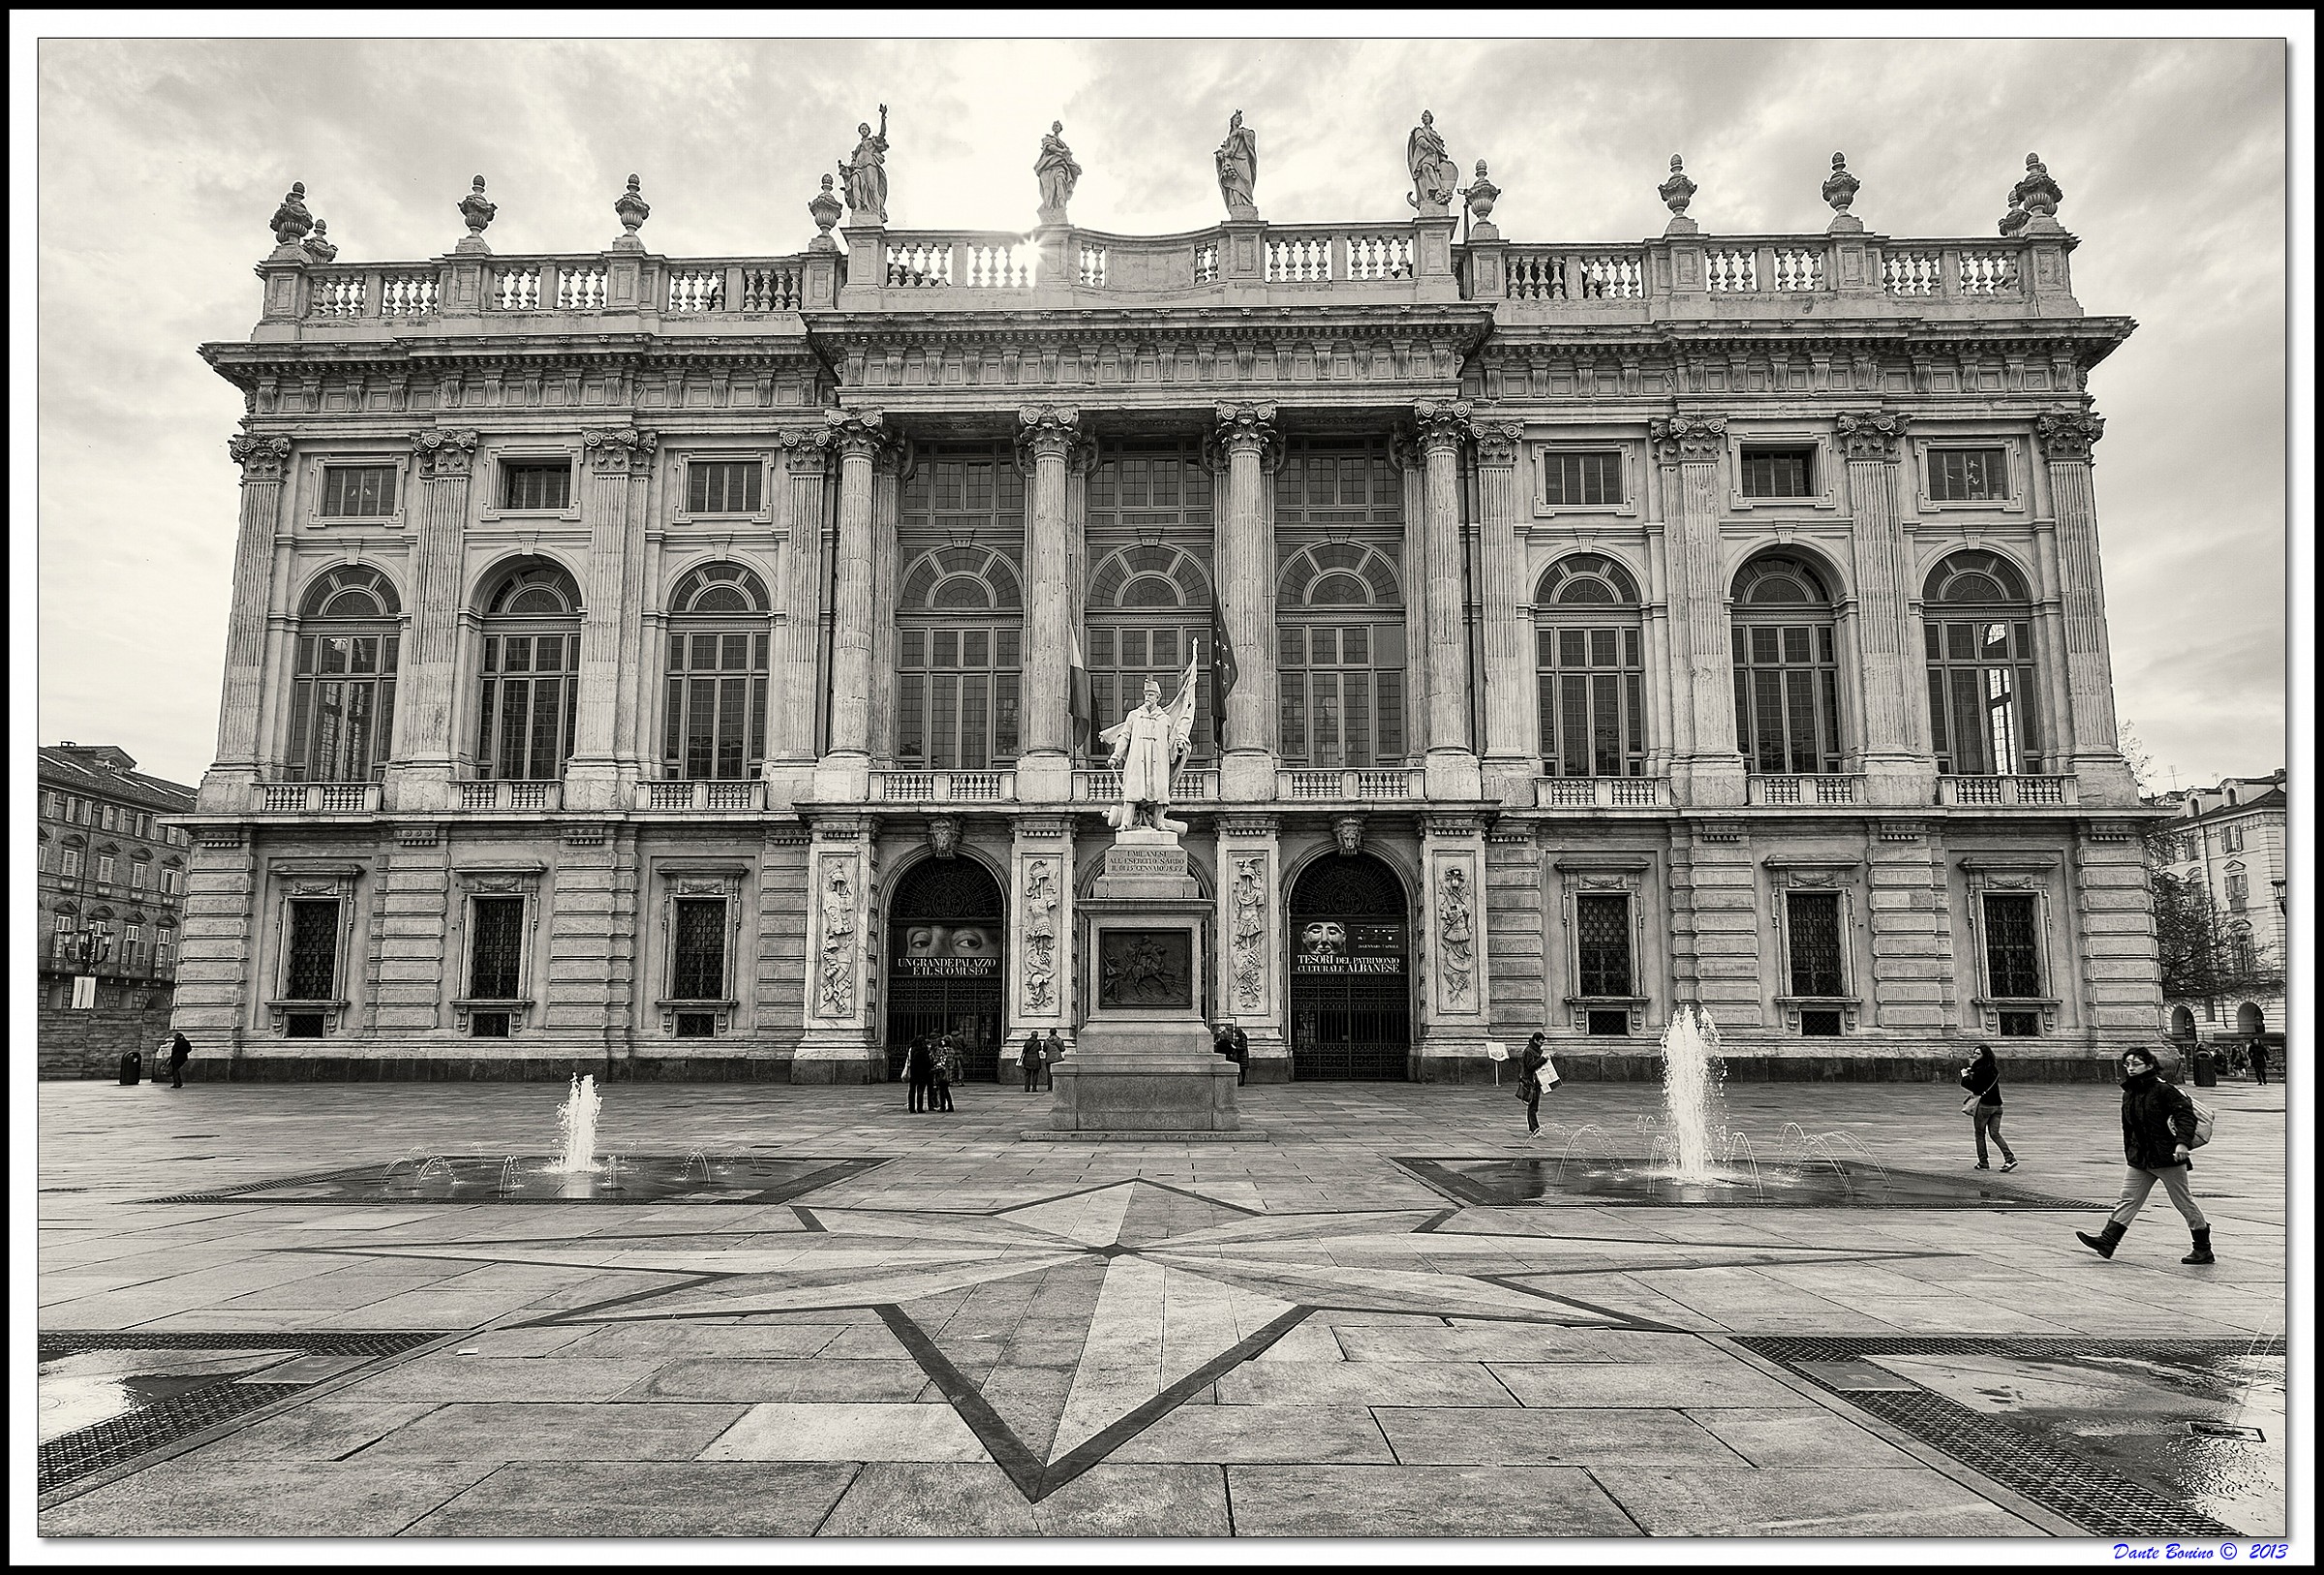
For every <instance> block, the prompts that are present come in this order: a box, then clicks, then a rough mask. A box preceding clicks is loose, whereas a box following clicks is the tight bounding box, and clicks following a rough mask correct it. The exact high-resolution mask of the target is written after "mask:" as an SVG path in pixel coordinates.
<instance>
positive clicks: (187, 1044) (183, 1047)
mask: <svg viewBox="0 0 2324 1575" xmlns="http://www.w3.org/2000/svg"><path fill="white" fill-rule="evenodd" d="M193 1055H194V1041H193V1040H192V1039H189V1038H187V1037H186V1036H185V1035H183V1034H173V1035H170V1037H169V1086H170V1087H171V1088H173V1089H182V1088H184V1087H185V1086H186V1063H187V1062H188V1061H190V1060H192V1059H193Z"/></svg>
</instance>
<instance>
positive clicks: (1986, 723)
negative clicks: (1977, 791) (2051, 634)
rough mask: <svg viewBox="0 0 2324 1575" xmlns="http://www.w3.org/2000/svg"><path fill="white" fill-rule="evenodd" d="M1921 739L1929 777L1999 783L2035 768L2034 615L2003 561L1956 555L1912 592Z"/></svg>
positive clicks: (1981, 555)
mask: <svg viewBox="0 0 2324 1575" xmlns="http://www.w3.org/2000/svg"><path fill="white" fill-rule="evenodd" d="M1921 616H1922V619H1923V624H1922V630H1923V633H1924V636H1925V638H1926V640H1927V645H1928V658H1929V733H1930V738H1931V741H1932V742H1933V743H1934V744H1935V746H1936V751H1937V769H1938V770H1939V771H1942V772H1943V773H1945V774H1947V775H1949V776H1959V777H2005V776H2013V775H2015V774H2017V773H2019V772H2035V771H2039V770H2040V769H2041V751H2040V739H2039V737H2038V734H2037V729H2036V715H2035V711H2034V703H2033V694H2034V689H2033V602H2032V599H2031V598H2030V597H2029V596H2028V595H2027V594H2026V582H2025V580H2024V578H2023V577H2022V576H2021V575H2020V574H2019V573H2018V571H2017V570H2016V569H2015V568H2014V567H2013V566H2012V565H2011V564H2010V563H2009V562H2008V560H2007V559H2005V558H2003V557H2001V556H2000V555H1999V554H1997V553H1991V552H1956V553H1954V554H1952V555H1951V556H1950V557H1948V558H1946V559H1945V560H1944V561H1943V562H1942V563H1940V564H1939V565H1938V566H1937V567H1936V569H1935V570H1934V571H1931V572H1930V574H1929V578H1928V583H1927V584H1926V585H1925V586H1924V587H1923V588H1922V591H1921Z"/></svg>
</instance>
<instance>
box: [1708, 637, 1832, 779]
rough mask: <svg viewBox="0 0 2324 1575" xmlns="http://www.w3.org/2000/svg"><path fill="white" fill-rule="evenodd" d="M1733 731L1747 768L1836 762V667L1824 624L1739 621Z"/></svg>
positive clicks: (1792, 770) (1797, 769) (1815, 767)
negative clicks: (1742, 622) (1777, 623)
mask: <svg viewBox="0 0 2324 1575" xmlns="http://www.w3.org/2000/svg"><path fill="white" fill-rule="evenodd" d="M1731 638H1732V642H1733V643H1732V650H1733V655H1734V672H1735V736H1736V739H1737V741H1738V742H1739V744H1740V745H1741V748H1742V752H1743V759H1744V764H1745V767H1746V769H1748V770H1751V771H1756V772H1763V773H1768V774H1772V775H1785V774H1797V775H1815V774H1819V773H1823V772H1832V771H1838V770H1839V769H1840V761H1841V750H1840V716H1839V709H1840V708H1839V686H1838V683H1837V674H1838V666H1837V664H1836V663H1835V661H1834V657H1833V645H1832V630H1831V626H1830V625H1828V624H1814V625H1807V624H1787V625H1776V624H1740V623H1738V624H1736V625H1735V626H1734V627H1733V629H1732V632H1731Z"/></svg>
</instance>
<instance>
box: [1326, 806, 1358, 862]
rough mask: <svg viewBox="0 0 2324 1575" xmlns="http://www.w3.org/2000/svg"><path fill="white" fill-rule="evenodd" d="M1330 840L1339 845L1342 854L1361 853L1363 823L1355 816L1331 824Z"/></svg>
mask: <svg viewBox="0 0 2324 1575" xmlns="http://www.w3.org/2000/svg"><path fill="white" fill-rule="evenodd" d="M1331 838H1332V840H1333V841H1334V842H1336V843H1338V844H1339V850H1340V851H1341V852H1342V853H1361V852H1362V851H1363V822H1362V821H1361V819H1359V818H1356V817H1355V816H1353V815H1350V816H1345V817H1342V818H1339V819H1337V820H1334V821H1332V822H1331Z"/></svg>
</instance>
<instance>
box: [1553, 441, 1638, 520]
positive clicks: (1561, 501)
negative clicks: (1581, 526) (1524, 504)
mask: <svg viewBox="0 0 2324 1575" xmlns="http://www.w3.org/2000/svg"><path fill="white" fill-rule="evenodd" d="M1542 478H1543V493H1544V496H1543V501H1544V503H1547V504H1548V505H1550V507H1552V508H1559V509H1588V508H1595V507H1598V506H1601V505H1610V504H1618V503H1620V502H1621V501H1622V455H1621V453H1620V451H1619V450H1617V449H1612V448H1608V449H1605V450H1603V451H1598V450H1591V451H1587V452H1564V451H1561V450H1556V449H1552V450H1549V451H1547V452H1544V454H1543V455H1542Z"/></svg>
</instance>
